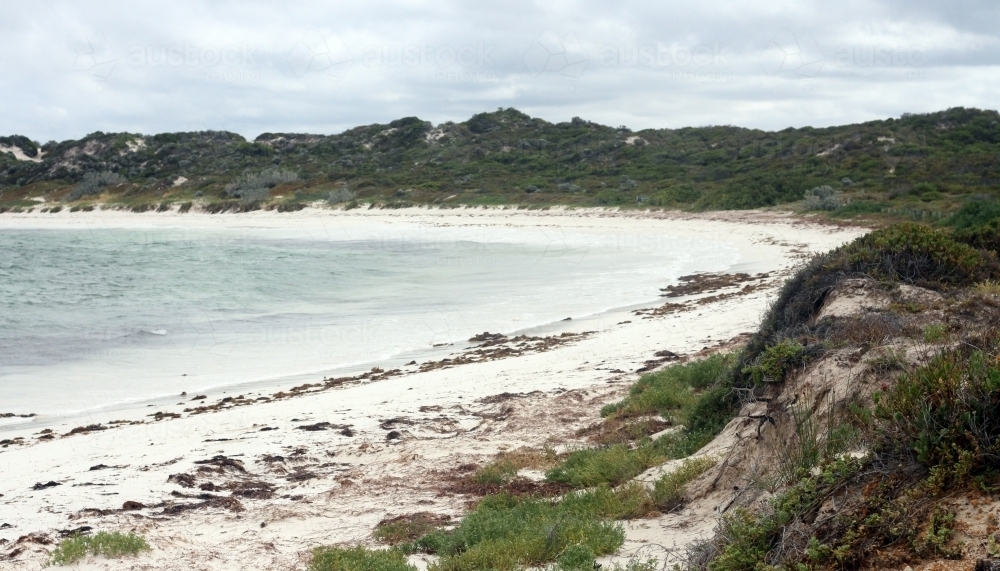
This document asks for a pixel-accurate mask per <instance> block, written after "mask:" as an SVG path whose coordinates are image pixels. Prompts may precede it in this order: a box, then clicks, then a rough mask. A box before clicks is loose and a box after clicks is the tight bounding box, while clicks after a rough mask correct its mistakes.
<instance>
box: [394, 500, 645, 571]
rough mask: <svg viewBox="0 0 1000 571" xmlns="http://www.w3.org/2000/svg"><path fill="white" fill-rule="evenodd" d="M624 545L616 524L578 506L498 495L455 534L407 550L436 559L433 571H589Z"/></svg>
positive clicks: (436, 536)
mask: <svg viewBox="0 0 1000 571" xmlns="http://www.w3.org/2000/svg"><path fill="white" fill-rule="evenodd" d="M624 541H625V533H624V531H623V530H622V527H621V526H620V525H619V524H616V523H614V522H611V521H608V520H607V519H606V518H603V517H600V516H598V515H596V514H595V513H594V512H593V511H591V510H589V509H585V508H584V507H583V505H582V504H581V503H574V502H549V501H545V500H537V499H531V498H527V499H526V498H516V497H513V496H508V495H505V494H504V495H498V496H490V497H488V498H486V499H484V500H483V501H482V502H480V504H479V505H478V506H477V507H476V509H475V510H473V511H472V512H470V513H469V514H468V515H466V516H465V518H463V519H462V522H461V523H460V524H459V525H458V527H456V528H455V529H453V530H450V531H443V530H441V531H436V532H434V533H431V534H428V535H426V536H424V537H423V538H421V539H419V540H417V541H416V542H414V543H412V544H410V545H408V546H407V549H408V550H410V551H423V552H427V553H434V554H437V555H439V556H441V559H440V560H439V561H438V562H437V563H434V564H432V565H431V566H430V567H429V569H431V570H434V571H466V570H469V571H472V570H480V569H494V570H500V571H507V570H510V571H513V570H515V569H522V568H524V567H529V566H540V565H544V564H546V563H553V562H560V563H561V564H562V565H563V566H565V565H566V564H568V563H571V562H572V563H573V564H574V566H576V568H580V565H586V566H587V568H593V562H594V558H595V557H597V556H599V555H605V554H608V553H613V552H615V551H616V550H617V549H618V548H619V547H621V545H622V544H623V543H624ZM571 568H572V567H571Z"/></svg>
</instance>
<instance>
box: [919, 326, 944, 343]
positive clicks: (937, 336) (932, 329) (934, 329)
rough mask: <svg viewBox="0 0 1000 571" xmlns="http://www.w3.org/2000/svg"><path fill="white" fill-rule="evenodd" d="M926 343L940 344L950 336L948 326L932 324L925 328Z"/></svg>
mask: <svg viewBox="0 0 1000 571" xmlns="http://www.w3.org/2000/svg"><path fill="white" fill-rule="evenodd" d="M923 333H924V341H925V342H927V343H938V342H940V341H943V340H944V339H945V337H947V336H948V326H947V325H945V324H944V323H932V324H930V325H927V326H925V327H924V331H923Z"/></svg>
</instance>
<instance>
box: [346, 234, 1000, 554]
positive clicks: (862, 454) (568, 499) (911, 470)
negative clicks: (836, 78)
mask: <svg viewBox="0 0 1000 571" xmlns="http://www.w3.org/2000/svg"><path fill="white" fill-rule="evenodd" d="M993 224H995V223H994V222H993V221H992V220H990V219H987V220H985V221H984V220H983V219H982V218H980V219H976V223H972V224H969V225H963V226H961V228H962V231H961V232H954V233H952V232H949V231H946V230H941V229H935V228H931V227H928V226H926V225H918V224H912V223H907V224H899V225H893V226H889V227H886V228H882V229H880V230H876V231H874V232H872V233H870V234H868V235H865V236H863V237H861V238H859V239H857V240H855V241H854V242H852V243H850V244H847V245H845V246H842V247H840V248H838V249H836V250H834V251H832V252H829V253H827V254H824V255H820V256H817V257H816V258H814V259H813V260H811V261H810V262H809V263H808V264H806V265H805V266H804V267H803V268H802V269H801V270H799V271H798V272H797V273H796V274H795V275H794V276H793V277H792V278H791V279H790V280H789V281H788V282H787V283H786V284H785V285H784V287H783V288H782V290H781V291H780V293H779V295H778V297H777V299H776V301H775V302H774V304H773V305H772V307H771V309H770V310H769V312H768V314H767V315H766V316H765V317H764V319H763V320H762V324H761V326H760V328H759V330H758V331H757V332H756V333H755V334H754V335H753V337H752V338H751V339H750V341H749V342H748V343H747V344H746V346H745V347H743V348H742V349H740V350H738V351H735V352H730V353H716V354H714V355H711V356H709V357H707V358H703V359H700V360H689V361H687V362H679V363H674V364H671V365H669V366H667V367H666V368H664V369H662V370H659V371H655V372H651V373H647V374H645V375H643V376H642V377H640V379H639V380H638V381H637V382H636V383H635V384H634V385H633V386H632V387H631V388H630V389H629V391H628V393H627V395H625V397H624V398H623V399H622V400H620V401H618V402H615V403H611V404H608V405H606V406H605V407H603V409H602V410H601V415H602V417H603V420H602V423H601V427H600V429H595V430H592V431H588V432H589V433H590V434H591V439H592V440H593V441H594V442H595V443H596V445H595V446H592V447H586V448H580V449H576V450H570V451H568V452H565V453H561V454H557V453H555V452H554V451H552V450H551V449H546V450H544V451H537V452H534V453H528V452H521V453H519V454H512V453H509V452H508V453H504V454H501V455H500V456H498V457H497V459H496V461H494V462H493V463H491V464H488V465H486V466H484V467H482V468H480V469H479V470H478V471H477V472H476V473H475V474H474V475H473V476H471V477H470V479H471V480H472V481H475V482H478V483H480V484H483V485H488V486H489V487H488V488H484V489H489V490H491V491H490V492H488V493H486V495H485V496H484V497H483V498H482V499H481V500H479V501H478V502H476V503H475V504H474V506H473V507H472V508H471V511H470V512H469V513H468V514H466V515H465V516H464V517H463V518H462V519H461V520H460V521H458V522H457V523H455V522H450V521H448V522H437V523H430V524H427V523H426V522H425V523H424V524H422V527H419V528H407V529H408V530H409V531H407V533H401V532H400V531H399V528H390V527H388V526H390V525H399V522H391V523H387V524H385V526H386V527H382V526H380V528H379V529H377V530H376V533H375V536H376V537H377V538H381V539H382V541H386V542H388V543H390V545H391V548H390V549H391V550H392V552H393V553H396V555H393V557H397V558H401V557H402V556H403V555H405V554H409V553H415V552H422V553H429V554H434V555H437V556H439V559H438V560H437V561H436V562H435V563H432V564H431V568H432V569H448V570H464V569H505V570H506V569H510V570H513V569H523V568H528V567H537V568H542V567H545V566H551V568H553V569H592V568H594V561H595V558H596V557H598V556H600V555H602V554H609V553H613V552H615V551H616V550H617V549H619V547H620V546H621V545H622V542H623V540H624V535H623V528H622V527H621V525H620V524H619V523H617V522H619V521H621V520H629V519H636V518H648V517H657V516H658V515H660V514H663V513H666V512H669V511H672V510H676V509H678V508H681V507H683V506H684V505H686V504H687V503H689V502H691V501H693V498H694V499H696V498H697V497H698V494H704V493H705V490H706V488H705V486H706V484H704V483H703V482H702V480H704V479H705V478H710V479H712V480H713V481H716V482H717V481H720V480H722V481H740V482H745V484H743V485H744V486H745V487H741V486H737V487H736V489H737V490H739V491H738V492H737V493H736V494H735V495H734V496H733V499H732V500H730V501H729V502H728V503H726V504H724V505H723V508H722V516H721V519H720V522H719V525H718V528H717V529H716V532H715V534H714V535H713V536H712V537H711V538H710V539H708V540H705V541H702V542H698V543H696V544H694V545H693V546H691V547H690V548H689V550H688V552H687V554H686V556H685V558H684V561H683V564H682V565H681V566H680V568H683V569H697V570H708V571H750V570H778V569H788V570H795V571H800V570H819V569H845V568H852V569H853V568H873V567H874V568H886V567H894V568H895V567H899V566H901V565H905V564H913V565H916V564H918V563H920V562H925V561H933V560H938V559H953V558H959V557H967V556H969V554H970V553H972V554H975V553H979V552H983V555H984V556H991V555H989V554H990V553H992V554H993V555H992V556H993V557H996V556H1000V548H997V547H996V540H991V541H994V543H992V544H991V545H993V547H992V548H991V547H989V545H987V546H986V547H985V548H984V547H982V546H979V545H968V544H966V543H965V542H964V541H963V540H962V539H961V537H963V536H962V533H963V531H962V530H969V529H972V528H975V527H977V526H980V527H981V526H985V529H993V530H994V531H995V530H996V525H997V524H996V522H995V516H987V515H983V512H982V510H980V511H979V512H978V513H979V514H980V515H978V516H977V515H976V511H975V510H973V511H972V512H970V511H968V510H965V512H963V511H962V509H961V505H965V504H963V503H962V502H965V503H966V504H967V503H968V502H972V505H973V506H975V505H977V504H976V502H977V501H979V500H980V499H981V500H982V501H986V502H992V501H995V500H996V497H997V494H998V493H1000V463H998V461H997V458H1000V448H998V446H1000V445H998V442H1000V408H998V404H997V403H998V402H1000V325H998V324H1000V297H998V292H1000V288H998V287H997V285H996V284H997V283H1000V282H998V280H1000V263H998V261H997V252H996V251H995V249H991V248H988V247H987V248H984V247H981V246H983V245H984V244H986V245H989V244H992V243H993V242H990V241H988V240H987V241H985V242H984V241H982V237H983V236H989V235H991V232H995V231H994V230H993V229H992V228H993ZM844 288H848V289H850V291H852V292H854V293H853V294H852V295H860V294H858V292H862V293H863V294H864V295H866V296H869V297H868V298H866V299H869V300H870V301H868V302H865V303H868V304H869V305H864V304H861V305H858V306H857V307H858V308H864V307H867V308H868V309H861V310H859V311H855V312H854V313H849V314H837V315H832V316H826V315H825V314H823V308H824V306H825V305H826V304H827V303H828V301H829V299H831V296H833V298H834V299H835V298H836V296H838V295H845V294H841V293H837V292H843V291H847V290H845V289H844ZM851 288H853V289H851ZM847 358H849V359H851V361H852V362H853V363H856V366H855V369H852V370H856V371H857V372H855V373H851V374H850V375H848V376H846V377H843V378H841V380H840V381H838V380H837V377H836V375H835V374H833V373H829V372H828V373H823V374H822V375H820V377H821V378H823V379H826V380H823V381H816V380H815V379H816V378H817V377H810V376H809V374H810V373H809V372H810V371H812V370H819V368H821V367H824V366H829V364H830V363H832V362H835V361H836V360H838V359H840V360H844V359H847ZM824 370H827V369H824ZM823 375H831V376H830V377H829V378H827V377H825V376H823ZM810 379H813V380H810ZM810 382H813V383H815V382H819V383H820V384H819V385H809V383H810ZM838 383H846V384H838ZM808 386H812V389H809V390H818V391H822V394H819V395H812V394H809V392H808V390H807V389H806V388H804V387H808ZM838 391H840V393H839V394H838ZM791 393H794V394H791ZM652 420H655V423H653V424H650V423H651V421H652ZM741 423H742V426H749V427H750V433H749V435H746V433H744V436H743V437H742V440H741V439H739V438H737V439H736V440H737V441H736V442H735V443H733V444H731V446H733V447H734V448H733V449H732V450H733V452H729V453H727V459H726V462H725V463H722V464H720V463H718V461H717V458H716V457H714V456H712V455H711V453H705V452H702V451H699V450H700V449H701V448H702V446H703V445H704V444H705V443H707V442H709V441H711V440H712V439H713V438H716V437H718V438H731V437H732V431H733V430H734V429H733V428H732V427H734V426H739V425H741ZM650 426H652V427H654V429H659V432H658V433H657V434H653V435H650V434H649V433H648V431H649V430H650V429H651V428H649V427H650ZM664 427H665V428H664ZM727 435H728V436H727ZM763 458H771V459H772V461H771V462H770V463H769V465H768V466H761V465H760V464H758V463H757V460H761V459H763ZM668 462H669V464H668ZM529 465H530V466H532V467H534V468H539V467H544V468H545V472H544V474H545V479H544V481H543V482H539V483H536V484H534V486H532V485H528V482H526V481H525V480H524V479H523V478H522V477H521V476H520V470H521V469H522V468H524V467H525V466H529ZM661 465H662V468H656V467H658V466H661ZM651 468H656V469H654V470H650V469H651ZM640 474H643V475H642V476H640ZM649 474H654V475H653V476H650V475H649ZM732 478H736V480H733V479H732ZM700 482H702V483H700ZM691 486H695V488H694V490H695V491H694V492H693V491H692V489H691ZM710 488H711V486H710ZM977 517H978V518H979V520H983V521H978V520H975V518H977ZM991 517H993V518H994V519H990V518H991ZM963 518H964V519H963ZM970 518H972V519H973V520H975V521H970ZM991 521H992V522H993V523H990V522H991ZM965 533H969V532H968V531H966V532H965ZM990 533H993V532H990ZM991 537H992V536H991ZM986 543H989V542H986ZM984 549H985V551H983V550H984ZM990 549H992V551H990ZM399 561H403V559H399ZM629 565H630V567H631V568H634V569H646V568H649V569H652V568H656V566H655V562H650V561H639V560H636V561H632V562H631V563H630V564H629ZM345 568H346V567H345Z"/></svg>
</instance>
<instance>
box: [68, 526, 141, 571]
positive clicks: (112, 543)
mask: <svg viewBox="0 0 1000 571" xmlns="http://www.w3.org/2000/svg"><path fill="white" fill-rule="evenodd" d="M151 550H152V548H151V547H150V546H149V544H148V543H146V539H145V538H144V537H142V536H141V535H138V534H135V533H132V532H129V533H119V532H117V531H114V532H106V531H100V532H98V533H95V534H94V535H74V536H73V537H69V538H66V539H64V540H62V541H61V542H59V545H57V546H56V548H55V549H54V550H53V551H52V553H51V554H49V565H69V564H71V563H75V562H77V561H79V560H80V559H83V558H84V557H86V556H87V554H90V555H103V556H105V557H108V558H120V557H124V556H126V555H138V554H140V553H142V552H145V551H151Z"/></svg>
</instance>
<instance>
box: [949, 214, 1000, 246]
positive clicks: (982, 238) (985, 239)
mask: <svg viewBox="0 0 1000 571" xmlns="http://www.w3.org/2000/svg"><path fill="white" fill-rule="evenodd" d="M953 237H954V239H955V241H957V242H961V243H963V244H968V245H969V246H972V247H973V248H976V249H979V250H990V251H992V252H1000V218H994V219H993V220H990V221H989V222H987V223H986V224H983V225H980V226H971V227H968V228H963V229H961V230H956V231H955V233H954V234H953Z"/></svg>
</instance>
